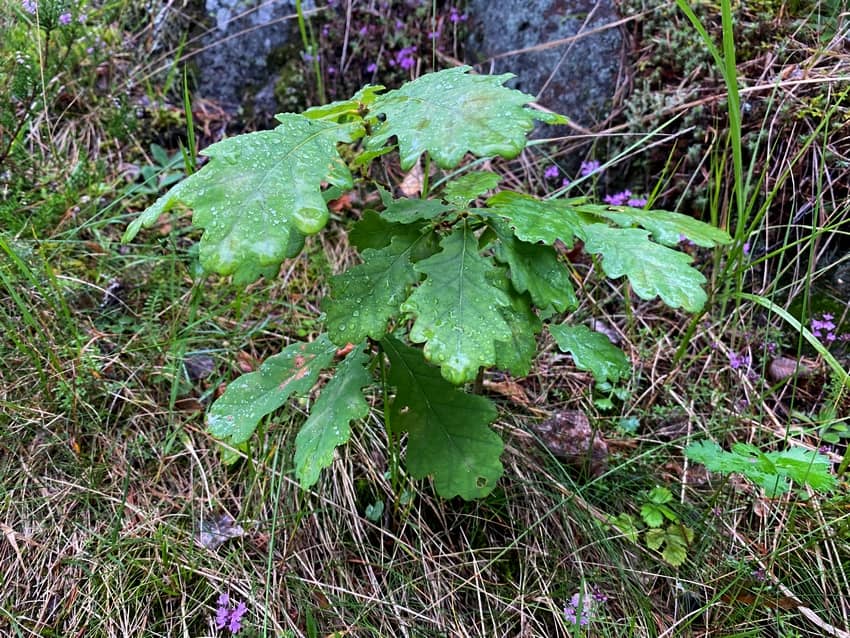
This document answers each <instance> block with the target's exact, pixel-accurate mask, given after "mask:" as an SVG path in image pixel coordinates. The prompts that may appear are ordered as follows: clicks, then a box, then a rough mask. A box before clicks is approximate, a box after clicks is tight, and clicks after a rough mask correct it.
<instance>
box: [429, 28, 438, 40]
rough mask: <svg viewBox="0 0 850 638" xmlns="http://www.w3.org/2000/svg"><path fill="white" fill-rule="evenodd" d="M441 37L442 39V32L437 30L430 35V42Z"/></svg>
mask: <svg viewBox="0 0 850 638" xmlns="http://www.w3.org/2000/svg"><path fill="white" fill-rule="evenodd" d="M439 37H440V30H439V29H437V30H436V31H431V32H429V33H428V39H429V40H436V39H437V38H439Z"/></svg>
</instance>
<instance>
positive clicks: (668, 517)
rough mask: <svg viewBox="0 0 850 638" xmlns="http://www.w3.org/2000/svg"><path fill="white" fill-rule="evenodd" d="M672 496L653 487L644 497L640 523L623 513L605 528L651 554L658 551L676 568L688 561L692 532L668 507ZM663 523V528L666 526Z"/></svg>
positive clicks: (662, 489)
mask: <svg viewBox="0 0 850 638" xmlns="http://www.w3.org/2000/svg"><path fill="white" fill-rule="evenodd" d="M672 500H673V495H672V494H671V493H670V490H668V489H667V488H666V487H661V486H656V487H654V488H652V489H651V490H650V491H649V493H648V494H647V495H646V499H645V501H644V503H643V505H641V508H640V518H641V520H640V521H636V520H635V519H634V517H633V516H632V515H631V514H626V513H625V512H623V513H621V514H618V515H617V516H614V517H610V518H609V520H608V524H609V525H611V526H612V527H614V528H616V529H617V530H618V531H620V532H621V533H622V534H623V535H625V537H626V538H628V539H629V540H630V541H631V542H633V543H637V542H638V540H639V538H640V536H641V534H642V535H643V542H644V543H646V546H647V547H649V549H651V550H653V551H656V552H658V551H660V552H661V557H662V558H663V559H664V560H665V562H667V563H669V564H670V565H673V566H674V567H678V566H679V565H681V564H682V563H684V562H685V559H686V558H687V557H688V546H690V544H691V543H693V542H694V530H692V529H691V528H690V527H687V526H686V525H684V524H683V523H682V522H681V520H680V519H679V515H678V514H677V513H676V512H675V510H673V508H671V507H670V505H669V503H670V502H671V501H672ZM665 523H666V525H665Z"/></svg>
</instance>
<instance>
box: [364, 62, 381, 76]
mask: <svg viewBox="0 0 850 638" xmlns="http://www.w3.org/2000/svg"><path fill="white" fill-rule="evenodd" d="M377 70H378V65H377V64H375V63H374V62H370V63H369V66H367V67H366V73H374V72H375V71H377Z"/></svg>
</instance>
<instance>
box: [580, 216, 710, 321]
mask: <svg viewBox="0 0 850 638" xmlns="http://www.w3.org/2000/svg"><path fill="white" fill-rule="evenodd" d="M585 233H586V235H587V240H586V241H585V244H584V249H585V251H586V252H588V253H590V254H593V255H597V254H601V255H602V270H603V271H605V274H606V275H608V276H609V277H611V278H614V279H616V278H617V277H622V276H623V275H625V276H626V277H628V278H629V282H630V283H631V285H632V289H633V290H634V291H635V294H637V296H638V297H640V298H641V299H653V298H654V297H656V296H659V297H661V299H662V300H663V301H664V303H666V304H667V305H668V306H670V307H671V308H679V307H682V308H684V309H685V310H687V311H689V312H697V311H698V310H700V309H702V307H703V305H705V302H706V299H707V297H706V294H705V291H704V290H703V289H702V285H703V284H704V283H705V277H703V275H702V273H700V272H699V271H698V270H696V269H695V268H693V267H692V266H691V261H692V258H691V257H690V256H689V255H687V254H685V253H681V252H679V251H676V250H672V249H671V248H667V247H666V246H662V245H661V244H656V243H654V242H651V241H650V240H649V239H648V235H649V232H648V231H645V230H640V229H638V228H611V227H609V226H607V225H605V224H590V225H589V226H586V227H585Z"/></svg>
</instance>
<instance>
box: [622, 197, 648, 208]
mask: <svg viewBox="0 0 850 638" xmlns="http://www.w3.org/2000/svg"><path fill="white" fill-rule="evenodd" d="M646 202H647V199H646V197H632V198H631V199H630V200H629V201H627V202H626V206H631V207H632V208H643V207H644V206H646Z"/></svg>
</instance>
